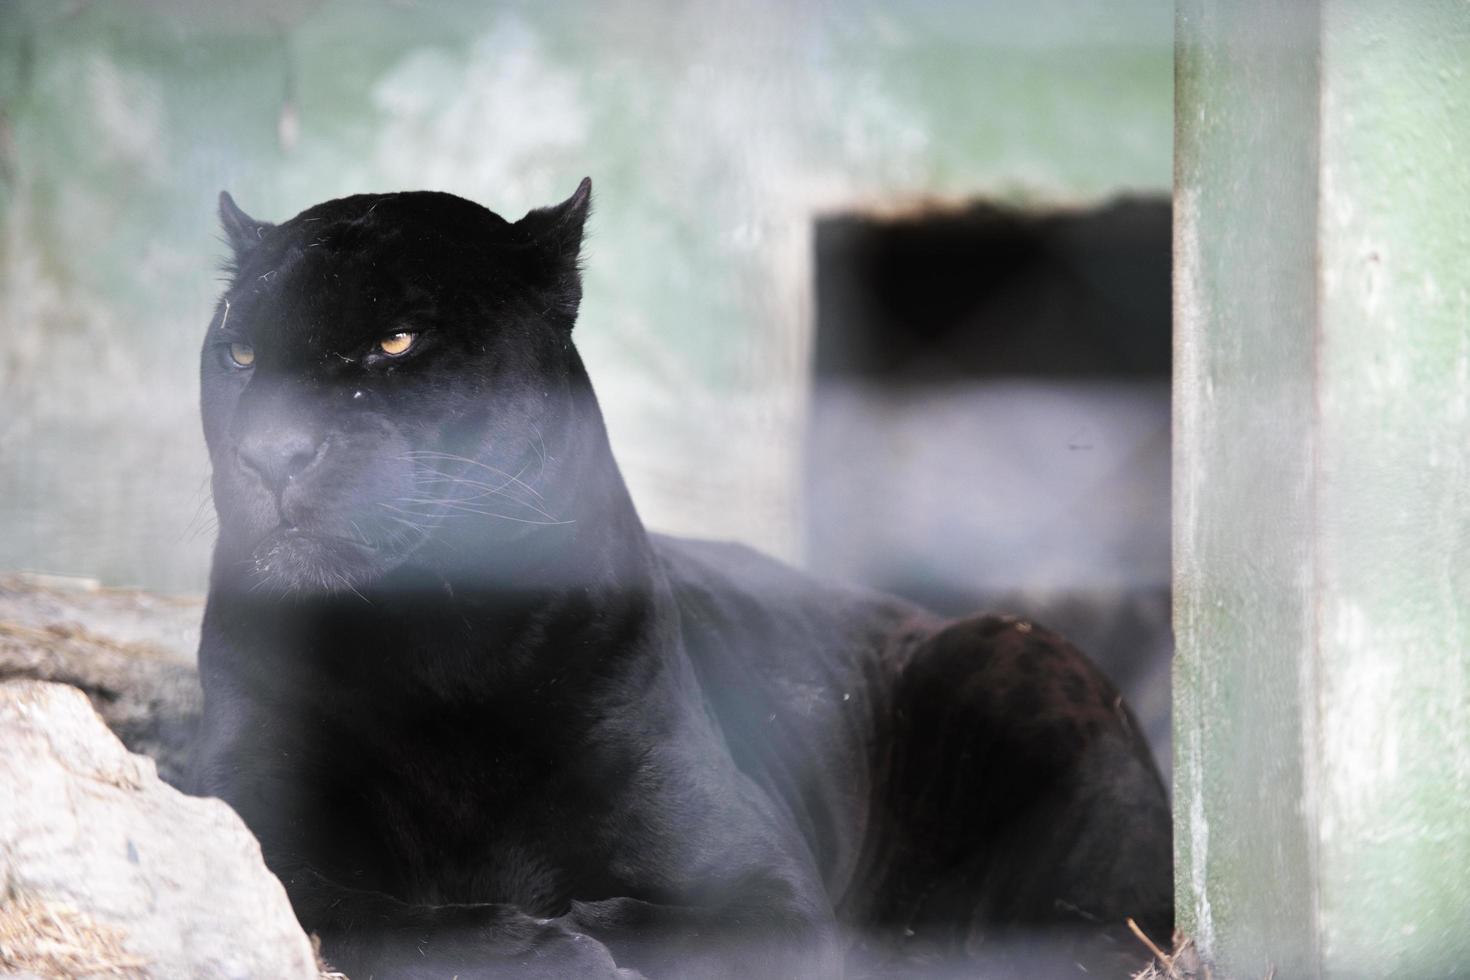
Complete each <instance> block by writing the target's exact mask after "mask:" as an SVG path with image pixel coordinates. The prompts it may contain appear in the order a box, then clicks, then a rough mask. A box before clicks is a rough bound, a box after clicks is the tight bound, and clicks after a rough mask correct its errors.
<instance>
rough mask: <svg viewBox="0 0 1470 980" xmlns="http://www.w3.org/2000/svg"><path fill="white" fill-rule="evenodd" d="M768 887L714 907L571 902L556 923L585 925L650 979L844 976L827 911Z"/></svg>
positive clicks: (835, 979) (818, 979) (832, 979)
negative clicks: (775, 895)
mask: <svg viewBox="0 0 1470 980" xmlns="http://www.w3.org/2000/svg"><path fill="white" fill-rule="evenodd" d="M764 891H765V889H763V888H760V887H757V888H755V889H753V890H752V891H751V893H750V894H748V895H745V896H741V897H737V898H736V899H734V900H733V901H730V902H726V903H723V904H721V905H717V906H699V907H696V906H672V905H659V904H654V903H649V902H643V901H639V900H637V899H631V898H615V899H607V900H604V901H600V902H573V903H572V909H571V911H570V912H568V913H567V914H566V915H565V916H563V917H562V918H560V919H558V920H556V921H557V922H559V923H563V924H566V925H568V926H569V927H570V928H571V929H572V930H573V931H577V932H583V931H585V933H586V934H587V935H589V936H592V937H594V938H596V939H597V941H598V942H600V943H602V944H604V945H606V947H607V948H608V949H610V950H611V951H612V954H613V956H614V958H615V959H616V961H617V962H618V964H619V965H620V966H625V967H632V968H634V969H637V970H638V971H640V973H641V974H643V975H646V976H648V977H650V978H653V980H664V978H670V980H673V978H679V980H737V978H738V980H753V978H757V977H759V978H761V980H767V978H769V980H839V978H841V976H842V962H843V950H842V946H841V942H840V937H839V934H838V931H837V928H836V924H835V923H834V922H833V921H832V919H831V917H830V915H824V914H822V913H821V912H820V911H818V910H814V909H804V908H801V907H799V906H794V905H793V904H792V903H790V902H783V901H773V900H771V898H770V897H769V896H763V895H762V892H764Z"/></svg>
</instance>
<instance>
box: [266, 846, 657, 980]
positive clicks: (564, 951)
mask: <svg viewBox="0 0 1470 980" xmlns="http://www.w3.org/2000/svg"><path fill="white" fill-rule="evenodd" d="M281 879H282V882H283V883H284V884H285V886H286V891H287V893H288V894H289V895H290V897H291V904H292V906H293V907H294V908H295V910H296V915H297V917H298V918H299V919H300V921H301V924H302V926H303V927H305V928H306V929H307V930H308V931H309V932H311V933H313V934H315V935H316V936H318V937H319V938H320V939H321V943H322V954H323V957H324V958H325V959H326V960H327V962H328V963H329V964H330V965H331V966H333V967H334V968H336V969H339V970H343V971H345V972H346V973H347V975H348V976H350V977H352V978H354V980H358V978H372V980H441V978H448V977H458V978H459V980H472V978H481V977H484V978H490V977H506V978H511V977H514V978H517V980H572V978H583V977H585V978H588V980H641V974H639V973H637V972H636V971H634V970H628V969H620V968H619V967H618V965H617V964H616V963H615V962H614V958H613V954H612V952H611V951H610V950H609V949H608V948H607V946H605V945H603V944H602V943H600V942H598V941H597V940H596V939H594V938H592V937H591V936H589V935H588V934H587V933H586V932H585V931H581V930H579V929H577V928H576V926H575V924H574V923H573V922H571V921H570V917H563V918H561V919H538V918H535V917H533V916H530V915H527V914H526V913H525V912H523V911H521V910H520V909H518V908H515V907H514V906H511V905H503V904H492V903H476V904H452V905H419V904H410V903H407V902H403V901H400V900H399V899H396V898H394V897H393V896H391V895H387V894H384V893H382V892H376V891H369V890H365V889H357V888H349V887H347V886H345V885H341V884H338V883H337V882H335V881H332V880H331V879H328V878H326V877H324V876H322V875H320V874H318V873H317V872H315V871H313V870H311V869H310V868H306V867H300V868H297V869H295V870H292V871H287V872H284V873H283V874H282V875H281Z"/></svg>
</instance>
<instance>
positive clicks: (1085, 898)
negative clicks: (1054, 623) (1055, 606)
mask: <svg viewBox="0 0 1470 980" xmlns="http://www.w3.org/2000/svg"><path fill="white" fill-rule="evenodd" d="M892 703H893V712H894V714H893V717H892V719H891V724H892V726H893V728H892V739H891V743H890V744H891V746H892V755H891V756H890V758H889V760H888V764H887V766H886V767H885V768H886V774H885V775H886V780H885V783H886V785H885V787H884V789H883V791H882V797H881V802H880V804H879V806H880V808H881V810H880V812H882V814H883V822H884V823H885V824H886V825H887V827H888V828H889V831H890V832H889V833H887V834H885V835H884V837H885V838H886V840H885V842H884V843H883V844H882V845H880V849H879V852H878V853H877V854H875V855H874V858H873V860H874V866H873V871H874V877H873V879H871V880H873V881H874V883H875V888H874V890H873V891H872V892H870V895H871V896H872V900H873V905H872V906H871V914H870V915H868V916H866V917H865V918H867V920H868V922H869V923H870V925H871V928H872V930H873V932H874V933H875V934H876V935H879V936H883V937H885V942H884V945H885V946H886V947H888V948H889V949H890V950H896V951H897V953H898V955H899V958H900V959H901V960H904V961H907V962H910V963H912V962H915V961H916V960H922V961H928V962H931V963H932V964H933V966H934V967H936V968H940V969H939V972H938V973H936V974H935V975H947V974H945V973H944V972H943V969H942V967H940V964H942V963H950V964H951V965H958V963H959V962H972V963H973V962H975V961H984V962H987V963H991V964H1002V963H1004V962H1007V961H1011V960H1015V962H1016V963H1017V965H1018V966H1019V968H1020V969H1021V970H1022V972H1021V973H1019V974H1018V975H1028V976H1048V975H1051V974H1050V972H1049V971H1048V970H1047V969H1045V968H1043V967H1042V963H1043V962H1049V961H1052V960H1055V961H1056V962H1058V963H1060V964H1061V967H1063V968H1068V969H1069V972H1070V973H1071V975H1075V976H1082V975H1084V974H1083V973H1082V972H1079V971H1075V970H1070V967H1071V966H1072V965H1073V961H1077V962H1081V963H1083V964H1084V965H1087V964H1088V961H1089V960H1090V961H1091V966H1090V967H1089V968H1091V969H1094V975H1096V968H1097V967H1101V968H1102V970H1103V972H1104V975H1106V974H1107V973H1111V972H1114V969H1113V964H1112V962H1111V960H1110V958H1109V956H1108V955H1106V954H1108V952H1109V950H1110V949H1111V950H1112V952H1113V953H1115V954H1116V955H1117V956H1118V957H1121V958H1120V959H1119V960H1118V963H1134V964H1137V961H1138V960H1139V956H1138V954H1139V953H1140V952H1142V950H1143V947H1142V946H1141V944H1137V943H1136V941H1135V940H1134V939H1133V938H1132V937H1131V936H1130V935H1129V934H1128V932H1127V930H1126V920H1127V919H1128V918H1129V917H1132V918H1133V919H1135V920H1137V921H1138V922H1139V924H1140V925H1141V926H1142V927H1143V928H1144V929H1145V930H1147V931H1148V933H1149V934H1150V935H1151V936H1153V937H1154V938H1156V939H1157V940H1158V941H1160V942H1165V941H1167V940H1168V938H1169V936H1170V933H1171V931H1172V927H1173V875H1172V870H1171V865H1172V843H1171V820H1170V812H1169V801H1168V796H1167V794H1166V792H1165V790H1164V786H1163V783H1162V781H1161V780H1160V777H1159V773H1158V768H1157V767H1156V766H1155V764H1154V762H1153V759H1152V756H1151V755H1150V753H1149V750H1148V747H1147V745H1146V744H1145V743H1144V741H1143V738H1142V736H1141V734H1140V733H1139V730H1138V726H1137V724H1136V723H1135V722H1134V720H1133V717H1132V715H1131V713H1130V712H1129V711H1128V709H1127V707H1126V706H1125V705H1124V704H1123V702H1122V698H1121V697H1120V696H1119V695H1118V693H1117V692H1116V691H1115V690H1114V689H1113V687H1112V685H1111V684H1110V683H1108V681H1107V679H1106V678H1104V677H1103V676H1102V674H1101V673H1100V672H1099V671H1098V670H1097V668H1096V667H1094V666H1093V665H1092V664H1091V663H1090V662H1089V661H1088V660H1087V659H1086V658H1085V657H1083V656H1082V655H1081V654H1080V653H1078V652H1077V650H1076V649H1075V648H1073V647H1072V646H1071V645H1070V644H1068V643H1067V642H1066V641H1065V640H1063V639H1062V638H1061V637H1060V636H1058V635H1056V634H1055V633H1051V632H1049V631H1047V630H1045V629H1042V628H1041V627H1039V626H1036V625H1034V624H1031V623H1027V622H1024V621H1020V620H1016V619H1013V618H1011V617H1001V616H982V617H976V618H973V619H966V620H961V621H958V622H955V623H952V624H950V625H949V626H947V627H945V628H944V629H942V630H941V631H939V632H938V633H936V634H934V635H933V636H932V637H930V638H929V639H928V640H926V641H924V642H923V643H922V644H920V645H919V646H918V647H916V648H915V649H914V651H913V653H912V654H911V656H910V657H909V658H908V660H907V662H906V663H905V664H904V666H903V668H902V671H901V672H900V674H899V676H898V678H897V686H896V690H895V691H894V700H893V702H892ZM1142 959H1144V960H1146V959H1147V955H1146V954H1145V955H1144V956H1143V957H1142ZM1137 965H1141V964H1137ZM1117 969H1118V970H1120V971H1121V972H1118V974H1117V975H1122V976H1126V975H1127V972H1126V970H1124V969H1123V968H1122V967H1121V966H1119V967H1118V968H1117ZM1000 972H1002V973H1003V972H1004V970H1003V969H1002V970H1001V971H1000Z"/></svg>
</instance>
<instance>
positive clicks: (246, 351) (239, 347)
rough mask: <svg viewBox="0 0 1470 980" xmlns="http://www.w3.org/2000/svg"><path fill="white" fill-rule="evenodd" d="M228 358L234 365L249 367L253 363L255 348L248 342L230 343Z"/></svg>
mask: <svg viewBox="0 0 1470 980" xmlns="http://www.w3.org/2000/svg"><path fill="white" fill-rule="evenodd" d="M230 360H232V361H234V362H235V365H236V367H249V366H250V365H252V364H254V363H255V348H254V347H251V346H250V345H249V344H231V345H230Z"/></svg>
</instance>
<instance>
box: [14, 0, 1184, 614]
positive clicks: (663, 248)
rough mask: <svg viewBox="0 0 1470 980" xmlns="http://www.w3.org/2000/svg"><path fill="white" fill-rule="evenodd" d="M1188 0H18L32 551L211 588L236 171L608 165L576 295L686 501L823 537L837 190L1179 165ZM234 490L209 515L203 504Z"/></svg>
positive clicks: (18, 238) (18, 482)
mask: <svg viewBox="0 0 1470 980" xmlns="http://www.w3.org/2000/svg"><path fill="white" fill-rule="evenodd" d="M1171 21H1172V11H1171V9H1170V6H1169V4H1168V2H1167V0H1126V2H1117V3H1109V4H1107V5H1099V4H1095V3H1092V2H1089V0H1039V2H1033V3H1028V4H1025V5H1017V4H1012V3H1009V2H1005V0H986V2H979V3H974V2H959V0H955V2H938V0H905V2H901V3H891V2H883V3H879V2H876V0H870V2H853V3H841V4H808V3H786V2H778V0H762V2H748V3H739V4H728V3H716V2H713V0H708V2H699V3H693V4H688V3H673V2H666V3H653V2H620V3H617V2H615V3H591V2H568V3H561V2H558V3H554V4H553V3H544V4H543V3H529V2H512V3H493V4H487V3H480V2H470V0H449V2H435V3H428V2H423V3H419V2H413V0H392V2H389V0H328V2H314V0H250V2H248V3H238V4H228V5H226V4H207V3H193V2H188V0H146V2H145V0H132V2H123V0H112V2H96V3H70V2H66V3H62V2H49V0H46V2H43V0H31V2H14V0H12V2H9V3H0V114H3V116H0V123H3V136H0V181H3V185H0V331H3V338H4V341H5V342H4V344H3V345H0V567H16V566H21V567H32V568H43V569H47V570H51V571H64V572H71V573H81V574H89V575H95V576H99V577H101V578H102V579H104V580H105V581H107V582H110V583H116V584H141V585H148V586H152V587H157V588H164V589H182V590H197V589H199V588H200V587H201V586H202V580H203V579H202V576H203V570H204V566H205V561H206V558H207V547H208V542H209V540H210V537H211V534H210V531H209V528H208V526H207V518H208V505H207V500H206V496H205V493H204V480H205V476H206V464H205V461H204V457H203V452H202V445H201V440H200V437H199V435H198V424H197V420H196V417H195V414H196V412H195V408H194V400H195V397H196V392H197V387H196V385H197V382H196V380H195V371H196V368H195V347H196V344H197V338H198V336H199V335H200V332H201V331H202V329H203V326H204V324H205V322H206V321H207V318H208V315H209V311H210V309H211V305H212V302H213V297H214V293H215V290H216V289H217V283H216V282H215V281H214V267H215V265H216V263H217V262H218V260H219V258H220V256H221V249H220V246H219V243H218V237H217V233H216V231H215V227H214V218H213V208H214V196H215V194H216V193H217V192H218V191H219V189H220V188H222V187H228V188H229V189H230V190H231V191H232V192H233V193H234V194H235V196H236V198H237V200H239V201H240V203H241V204H242V205H243V206H244V207H245V208H246V209H247V210H249V211H251V212H252V213H254V214H257V215H258V216H261V217H264V218H277V219H278V218H283V217H286V216H289V215H290V214H292V213H295V212H296V211H297V210H299V209H301V208H302V207H304V206H307V205H309V204H311V203H314V202H316V201H318V200H322V199H324V198H329V197H333V196H338V195H342V194H346V193H352V192H359V191H369V190H395V189H403V188H408V187H432V188H439V189H445V190H450V191H454V192H457V193H460V194H463V195H465V196H468V197H472V198H474V199H476V200H479V201H481V202H483V203H486V204H487V205H489V206H491V207H492V208H495V209H496V210H499V211H502V212H504V213H506V214H507V215H511V216H518V215H519V214H520V213H521V212H522V211H524V210H525V209H526V208H529V207H531V206H535V205H539V204H542V203H546V202H548V201H550V200H552V199H557V198H560V197H562V196H565V195H566V194H568V193H570V191H571V190H572V188H573V187H575V185H576V182H577V180H578V179H580V178H581V177H582V176H583V175H584V174H590V175H592V177H593V180H594V182H595V187H596V190H595V196H596V206H595V213H594V217H593V220H592V224H591V235H592V239H591V243H590V246H589V249H588V288H587V295H586V302H585V306H584V311H585V312H584V316H583V319H582V323H581V326H580V327H579V338H580V343H581V346H582V347H583V350H584V352H585V353H586V355H587V358H588V360H589V361H590V362H591V367H592V370H593V372H594V377H595V379H596V380H597V382H598V388H599V392H600V394H601V396H602V399H603V402H604V404H605V407H606V411H607V414H608V416H609V420H610V424H611V426H612V430H613V440H614V446H615V448H616V450H617V451H618V453H619V456H620V459H621V460H622V462H623V464H624V468H625V470H626V471H627V472H628V475H629V478H630V482H631V484H632V488H633V491H634V495H635V498H636V499H637V500H638V502H639V505H640V507H641V508H642V510H643V512H644V513H645V515H646V516H647V517H648V519H649V521H650V522H651V523H652V524H654V525H656V526H660V527H665V528H669V529H675V530H683V531H694V532H700V533H704V534H709V535H722V536H734V537H740V538H745V539H747V540H751V541H754V542H756V543H758V544H761V545H764V546H766V547H769V548H773V549H775V550H777V551H781V552H785V553H788V554H789V553H791V552H792V550H793V548H794V544H795V542H796V541H797V540H798V536H797V533H796V532H797V528H798V522H799V520H800V515H799V514H798V513H797V507H796V501H797V499H798V496H799V495H798V482H799V481H798V475H797V474H798V472H799V468H798V467H797V465H796V461H797V458H798V454H799V452H800V435H801V432H802V428H803V424H804V413H805V406H806V394H807V374H808V372H807V357H808V347H809V343H810V336H811V331H810V323H809V315H810V311H809V305H810V304H809V297H810V290H811V287H812V283H811V269H812V261H811V254H810V249H811V227H812V221H813V216H814V215H815V214H817V213H819V212H822V211H827V210H832V209H837V208H845V207H852V206H868V205H875V204H887V205H892V204H893V203H894V202H900V203H904V202H906V203H909V204H911V203H912V202H914V201H915V200H917V199H919V198H923V197H926V196H931V195H935V196H941V197H951V198H953V197H969V196H972V195H991V196H999V197H1002V198H1006V199H1011V200H1016V199H1028V200H1048V201H1054V200H1077V199H1097V198H1101V197H1105V196H1108V195H1110V194H1112V193H1114V192H1116V191H1119V190H1123V189H1145V190H1147V189H1161V188H1163V187H1166V186H1167V185H1168V181H1169V163H1170V145H1171V126H1170V117H1169V105H1170V99H1171V88H1172V85H1171V75H1170V64H1171V36H1170V25H1171ZM200 505H203V514H204V519H203V521H202V523H203V531H202V533H194V532H193V531H191V530H190V529H189V521H190V517H191V515H193V514H194V512H195V510H196V508H198V507H199V506H200Z"/></svg>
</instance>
